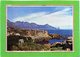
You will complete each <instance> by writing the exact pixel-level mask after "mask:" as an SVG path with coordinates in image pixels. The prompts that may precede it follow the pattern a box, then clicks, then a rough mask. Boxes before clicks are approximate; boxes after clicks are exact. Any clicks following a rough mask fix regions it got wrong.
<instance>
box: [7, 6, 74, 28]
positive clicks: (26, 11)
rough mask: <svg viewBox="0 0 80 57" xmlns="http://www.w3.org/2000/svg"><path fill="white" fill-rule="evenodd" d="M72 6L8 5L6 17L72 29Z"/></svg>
mask: <svg viewBox="0 0 80 57" xmlns="http://www.w3.org/2000/svg"><path fill="white" fill-rule="evenodd" d="M72 10H73V9H72V6H12V7H11V6H10V7H9V6H8V7H7V19H8V20H10V21H12V22H16V21H23V22H29V23H36V24H39V25H45V24H49V25H51V26H53V27H56V28H58V27H59V28H61V29H73V14H72V13H73V12H72Z"/></svg>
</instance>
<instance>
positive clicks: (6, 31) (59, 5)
mask: <svg viewBox="0 0 80 57" xmlns="http://www.w3.org/2000/svg"><path fill="white" fill-rule="evenodd" d="M62 6H63V7H69V6H70V7H72V16H73V31H72V32H73V33H72V36H73V38H72V43H73V51H7V40H6V52H74V6H73V5H39V6H36V5H34V6H32V5H16V6H15V5H6V39H7V7H62Z"/></svg>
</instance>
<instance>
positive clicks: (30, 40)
mask: <svg viewBox="0 0 80 57" xmlns="http://www.w3.org/2000/svg"><path fill="white" fill-rule="evenodd" d="M62 37H63V36H61V35H59V34H49V33H48V32H47V31H45V30H38V29H37V30H31V29H30V30H29V29H28V30H27V29H26V30H25V29H14V28H9V27H8V28H7V50H8V51H59V50H62V51H65V50H68V51H71V50H72V38H71V37H69V38H67V39H65V41H64V42H56V43H54V44H50V43H49V40H50V39H55V38H56V39H61V38H62Z"/></svg>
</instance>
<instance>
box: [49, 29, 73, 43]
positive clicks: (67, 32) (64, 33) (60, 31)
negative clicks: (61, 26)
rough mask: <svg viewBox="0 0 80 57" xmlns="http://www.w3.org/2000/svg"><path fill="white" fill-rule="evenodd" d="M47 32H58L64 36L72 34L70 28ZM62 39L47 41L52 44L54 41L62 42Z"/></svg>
mask: <svg viewBox="0 0 80 57" xmlns="http://www.w3.org/2000/svg"><path fill="white" fill-rule="evenodd" d="M48 33H49V34H59V35H61V36H63V37H65V38H68V37H70V36H72V30H48ZM63 41H64V39H63V38H62V39H51V40H49V43H51V44H53V43H55V42H63Z"/></svg>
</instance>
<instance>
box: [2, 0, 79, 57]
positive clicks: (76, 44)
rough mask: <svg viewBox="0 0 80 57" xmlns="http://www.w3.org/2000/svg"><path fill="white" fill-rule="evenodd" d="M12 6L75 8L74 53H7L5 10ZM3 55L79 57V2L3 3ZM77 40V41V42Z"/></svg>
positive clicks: (13, 56)
mask: <svg viewBox="0 0 80 57" xmlns="http://www.w3.org/2000/svg"><path fill="white" fill-rule="evenodd" d="M8 4H11V5H16V4H21V5H30V4H34V5H39V4H40V5H47V4H50V5H51V4H57V5H58V4H61V5H62V4H64V5H66V4H67V5H71V4H72V5H73V6H74V23H75V24H74V52H72V53H70V52H67V53H66V52H64V53H60V52H55V53H54V52H46V53H45V52H37V53H34V52H28V53H27V52H25V53H22V52H21V53H17V52H14V53H13V52H10V53H8V52H5V41H6V40H5V37H6V33H5V32H6V29H5V28H6V20H5V19H6V15H5V12H6V10H5V8H6V5H8ZM1 6H2V8H1V13H3V14H1V24H2V25H1V55H2V57H10V56H12V57H22V56H23V57H53V56H56V57H64V56H65V57H79V2H78V1H51V2H50V1H21V2H19V1H13V2H11V1H2V2H1ZM75 40H76V41H75Z"/></svg>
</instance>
